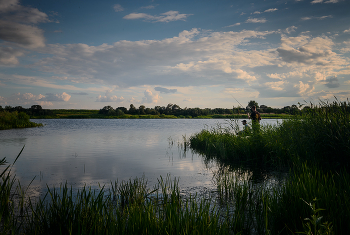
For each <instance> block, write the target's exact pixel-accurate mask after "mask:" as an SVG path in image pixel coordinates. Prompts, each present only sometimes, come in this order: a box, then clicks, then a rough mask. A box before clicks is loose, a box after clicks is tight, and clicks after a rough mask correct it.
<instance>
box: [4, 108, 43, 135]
mask: <svg viewBox="0 0 350 235" xmlns="http://www.w3.org/2000/svg"><path fill="white" fill-rule="evenodd" d="M37 126H42V124H38V123H35V122H31V121H30V120H29V116H28V115H27V114H25V113H18V112H17V111H16V112H12V113H10V112H7V111H4V112H0V130H5V129H12V128H27V127H37Z"/></svg>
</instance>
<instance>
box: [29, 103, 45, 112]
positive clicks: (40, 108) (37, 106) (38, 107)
mask: <svg viewBox="0 0 350 235" xmlns="http://www.w3.org/2000/svg"><path fill="white" fill-rule="evenodd" d="M30 109H31V110H36V111H39V110H42V109H43V108H42V107H41V105H38V104H36V105H32V106H31V107H30Z"/></svg>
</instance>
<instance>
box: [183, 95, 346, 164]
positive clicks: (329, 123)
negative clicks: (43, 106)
mask: <svg viewBox="0 0 350 235" xmlns="http://www.w3.org/2000/svg"><path fill="white" fill-rule="evenodd" d="M311 107H312V108H310V109H309V110H308V112H304V113H303V114H302V115H299V116H293V117H291V118H290V119H286V120H283V122H282V123H280V124H279V125H276V126H271V125H266V126H265V125H264V126H260V128H259V131H258V132H255V133H251V134H248V135H236V133H237V125H238V124H237V123H236V124H235V125H236V126H234V127H233V128H231V130H229V129H227V128H226V129H225V128H221V127H217V128H212V129H210V130H208V129H207V130H202V131H201V132H199V133H197V134H195V135H193V136H191V137H190V138H189V143H190V146H191V148H192V149H194V150H195V151H198V152H199V153H201V154H203V155H204V156H206V157H209V158H216V159H219V160H220V161H226V162H235V163H238V162H241V163H244V164H245V165H251V167H254V166H258V167H260V168H261V167H265V168H268V167H273V168H276V167H277V166H288V167H292V166H293V165H296V164H299V163H300V162H304V161H308V162H309V163H310V164H317V165H319V166H320V167H328V168H332V169H335V168H337V169H340V168H344V167H346V168H349V166H350V157H349V156H350V103H349V102H348V103H346V102H338V101H335V102H333V103H327V102H321V103H320V104H319V105H318V106H316V105H313V104H311Z"/></svg>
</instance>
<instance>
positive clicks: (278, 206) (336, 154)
mask: <svg viewBox="0 0 350 235" xmlns="http://www.w3.org/2000/svg"><path fill="white" fill-rule="evenodd" d="M310 106H311V108H310V109H308V111H307V112H304V113H302V114H301V115H299V116H293V117H292V118H290V119H287V120H283V122H282V123H281V124H280V125H277V126H261V127H260V128H259V130H258V131H257V130H255V131H252V132H250V133H244V134H241V135H236V132H237V131H236V130H237V128H236V129H235V128H231V129H227V128H213V129H212V130H203V131H201V132H200V133H198V134H196V135H194V136H192V137H190V139H189V141H188V142H189V144H190V146H191V148H192V149H194V151H198V152H200V153H202V154H203V155H204V157H205V158H206V159H209V160H215V161H217V162H218V163H221V164H222V165H225V166H227V167H228V168H231V169H232V168H236V169H237V168H241V169H242V166H243V167H244V168H245V169H250V172H253V175H254V172H255V170H256V169H259V168H260V169H265V170H266V171H267V172H269V171H273V170H282V169H286V168H289V169H290V170H289V174H288V175H289V176H288V177H287V178H286V179H285V181H283V183H282V185H279V186H275V187H272V188H271V187H266V186H263V187H262V188H259V187H256V185H257V184H256V182H254V183H252V184H251V182H252V181H248V182H246V183H244V184H242V182H241V181H236V180H234V177H232V176H229V175H225V174H223V175H222V176H221V178H219V179H218V192H219V195H220V198H224V199H225V200H228V201H230V202H233V207H232V208H234V210H233V213H234V214H239V215H241V218H242V219H241V221H255V222H251V223H247V222H240V223H239V224H241V227H243V226H246V230H250V231H256V232H257V233H258V234H267V233H270V234H290V233H295V232H300V233H303V234H349V233H350V226H349V224H348V221H349V219H350V213H349V211H350V201H349V198H350V175H349V166H350V165H349V164H350V151H349V150H350V103H349V102H339V101H334V102H332V103H329V102H322V101H321V102H320V104H319V105H313V104H311V105H310ZM236 123H237V122H236ZM236 126H238V125H236ZM254 185H255V187H253V186H254ZM267 189H269V190H267ZM220 200H222V199H220ZM237 202H238V203H239V205H237ZM254 206H255V207H254ZM241 208H242V209H241ZM254 208H256V209H254ZM321 209H322V210H321ZM252 211H253V212H252ZM305 219H307V220H305ZM238 221H240V220H238ZM259 221H260V222H259ZM248 225H249V226H248Z"/></svg>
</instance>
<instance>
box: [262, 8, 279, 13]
mask: <svg viewBox="0 0 350 235" xmlns="http://www.w3.org/2000/svg"><path fill="white" fill-rule="evenodd" d="M277 10H278V9H277V8H270V9H267V10H265V11H264V12H274V11H277Z"/></svg>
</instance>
